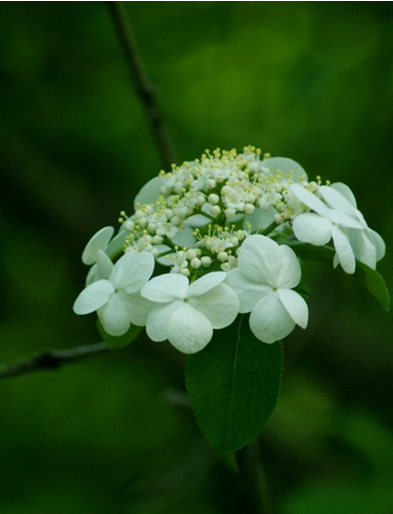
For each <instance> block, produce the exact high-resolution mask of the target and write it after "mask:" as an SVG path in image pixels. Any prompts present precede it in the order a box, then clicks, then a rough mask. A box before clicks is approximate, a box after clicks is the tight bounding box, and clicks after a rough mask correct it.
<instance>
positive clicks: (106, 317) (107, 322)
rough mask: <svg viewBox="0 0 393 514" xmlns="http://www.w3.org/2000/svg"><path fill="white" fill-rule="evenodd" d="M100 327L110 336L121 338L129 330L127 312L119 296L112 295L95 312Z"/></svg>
mask: <svg viewBox="0 0 393 514" xmlns="http://www.w3.org/2000/svg"><path fill="white" fill-rule="evenodd" d="M97 314H98V317H99V319H100V321H101V323H102V326H103V327H104V329H105V332H107V333H108V334H109V335H110V336H115V337H118V336H122V335H123V334H125V333H126V332H127V330H128V329H129V328H130V320H129V317H128V312H127V309H126V308H125V306H124V305H123V303H122V301H121V299H120V298H119V296H118V295H117V294H116V293H114V294H113V295H112V296H111V297H110V298H109V300H108V302H107V303H106V304H105V305H104V306H103V307H100V308H99V309H98V310H97Z"/></svg>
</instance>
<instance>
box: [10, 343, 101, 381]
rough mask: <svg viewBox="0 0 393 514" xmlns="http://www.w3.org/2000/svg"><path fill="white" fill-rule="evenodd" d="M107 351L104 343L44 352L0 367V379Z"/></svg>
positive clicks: (49, 367) (54, 367)
mask: <svg viewBox="0 0 393 514" xmlns="http://www.w3.org/2000/svg"><path fill="white" fill-rule="evenodd" d="M107 351H109V348H108V346H107V345H106V343H97V344H91V345H86V346H75V347H73V348H67V349H66V350H45V351H43V352H40V353H36V354H34V355H32V356H31V357H27V358H25V359H20V360H18V361H16V362H12V363H10V364H5V365H4V366H2V367H0V379H1V378H11V377H18V376H20V375H25V374H26V373H31V372H33V371H41V370H43V369H57V368H59V367H60V366H63V365H64V364H70V363H71V362H75V361H79V360H82V359H85V358H86V357H90V356H91V355H96V354H98V353H105V352H107Z"/></svg>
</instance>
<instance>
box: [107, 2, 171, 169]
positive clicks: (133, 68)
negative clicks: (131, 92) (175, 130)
mask: <svg viewBox="0 0 393 514" xmlns="http://www.w3.org/2000/svg"><path fill="white" fill-rule="evenodd" d="M130 3H131V2H130ZM107 7H108V10H109V12H110V14H111V17H112V20H113V23H114V26H115V28H116V31H117V34H118V37H119V40H120V43H121V46H122V47H123V51H124V55H125V58H126V61H127V64H128V68H129V71H130V75H131V79H132V81H133V83H134V86H135V89H136V92H137V94H138V96H139V98H140V100H141V103H142V105H143V107H144V109H145V113H146V115H147V118H148V120H149V122H150V128H151V132H152V135H153V138H154V140H155V143H156V147H157V150H158V152H159V154H160V157H161V161H162V164H163V166H164V168H165V169H167V170H170V169H171V166H172V164H173V163H174V162H175V156H174V153H173V150H172V145H171V143H170V140H169V135H168V132H167V129H166V127H165V124H164V120H163V116H162V114H161V110H160V108H159V106H158V102H157V99H156V88H155V87H153V85H152V84H151V82H150V80H149V78H148V76H147V73H146V72H145V70H144V67H143V65H142V61H141V58H140V56H139V54H138V51H137V49H136V45H135V40H134V36H133V34H132V31H131V28H130V24H129V22H128V20H127V15H126V12H125V8H124V5H123V3H122V2H111V1H108V2H107Z"/></svg>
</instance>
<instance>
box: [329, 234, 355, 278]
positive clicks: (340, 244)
mask: <svg viewBox="0 0 393 514" xmlns="http://www.w3.org/2000/svg"><path fill="white" fill-rule="evenodd" d="M332 236H333V242H334V248H335V250H336V252H337V256H338V260H339V262H340V264H341V267H342V268H343V270H344V271H345V272H346V273H349V274H352V273H354V272H355V268H356V261H355V255H354V253H353V250H352V247H351V245H350V243H349V240H348V235H347V234H346V233H345V232H344V231H343V229H341V228H339V227H337V226H334V227H333V230H332Z"/></svg>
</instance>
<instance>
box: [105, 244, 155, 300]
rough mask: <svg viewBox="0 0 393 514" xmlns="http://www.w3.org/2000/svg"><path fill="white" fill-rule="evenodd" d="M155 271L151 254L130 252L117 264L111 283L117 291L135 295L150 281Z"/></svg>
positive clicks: (111, 276)
mask: <svg viewBox="0 0 393 514" xmlns="http://www.w3.org/2000/svg"><path fill="white" fill-rule="evenodd" d="M153 270H154V257H153V255H152V254H151V253H150V252H141V253H134V252H129V253H126V254H125V255H123V256H122V257H121V258H120V259H119V260H118V261H117V263H116V264H115V266H114V268H113V270H112V272H111V275H110V281H111V282H112V283H113V285H114V286H115V288H116V289H121V290H123V291H125V292H126V293H135V292H137V291H139V290H140V289H141V287H142V286H143V285H144V284H145V283H146V282H147V281H148V280H149V278H150V277H151V274H152V273H153Z"/></svg>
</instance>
